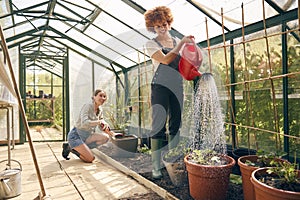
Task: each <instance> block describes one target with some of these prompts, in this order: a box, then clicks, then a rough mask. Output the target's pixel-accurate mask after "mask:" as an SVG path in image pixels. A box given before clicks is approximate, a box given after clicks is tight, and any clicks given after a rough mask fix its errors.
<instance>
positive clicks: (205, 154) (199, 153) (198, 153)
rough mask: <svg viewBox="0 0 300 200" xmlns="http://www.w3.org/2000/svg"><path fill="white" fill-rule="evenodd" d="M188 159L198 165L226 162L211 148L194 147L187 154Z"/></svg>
mask: <svg viewBox="0 0 300 200" xmlns="http://www.w3.org/2000/svg"><path fill="white" fill-rule="evenodd" d="M189 161H191V162H193V163H196V164H200V165H212V166H218V165H223V164H226V161H225V160H223V159H222V155H221V154H219V153H217V152H216V151H213V150H211V149H203V150H200V149H195V150H193V151H192V152H191V153H190V154H189Z"/></svg>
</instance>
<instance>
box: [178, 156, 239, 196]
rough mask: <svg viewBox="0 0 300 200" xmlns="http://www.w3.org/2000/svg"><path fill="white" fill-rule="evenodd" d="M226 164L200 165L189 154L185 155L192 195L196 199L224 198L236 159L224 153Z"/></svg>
mask: <svg viewBox="0 0 300 200" xmlns="http://www.w3.org/2000/svg"><path fill="white" fill-rule="evenodd" d="M224 157H225V159H226V160H227V163H228V164H226V165H220V166H211V165H199V164H195V163H192V162H190V161H189V160H188V159H189V158H188V156H186V157H184V162H185V164H186V169H187V172H188V179H189V190H190V195H191V196H192V197H193V198H194V199H195V200H207V199H214V200H224V199H226V193H227V190H228V185H229V176H230V173H231V169H232V167H233V166H234V165H235V160H234V159H233V158H231V157H230V156H227V155H224Z"/></svg>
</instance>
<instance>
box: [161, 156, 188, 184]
mask: <svg viewBox="0 0 300 200" xmlns="http://www.w3.org/2000/svg"><path fill="white" fill-rule="evenodd" d="M162 158H163V159H162V161H163V163H164V165H165V167H166V169H167V172H168V174H169V176H170V179H171V181H172V183H173V185H175V186H177V187H178V186H181V185H182V184H183V183H186V182H187V171H186V168H185V164H184V162H183V159H181V160H177V161H174V162H167V161H166V160H165V159H164V155H163V156H162Z"/></svg>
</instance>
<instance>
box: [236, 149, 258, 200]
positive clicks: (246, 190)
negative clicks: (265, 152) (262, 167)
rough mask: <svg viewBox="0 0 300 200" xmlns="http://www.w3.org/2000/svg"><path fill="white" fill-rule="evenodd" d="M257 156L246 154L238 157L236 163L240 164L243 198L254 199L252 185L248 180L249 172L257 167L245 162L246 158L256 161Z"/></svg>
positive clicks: (245, 199)
mask: <svg viewBox="0 0 300 200" xmlns="http://www.w3.org/2000/svg"><path fill="white" fill-rule="evenodd" d="M257 158H258V156H256V155H247V156H242V157H240V158H239V159H238V165H239V166H240V170H241V175H242V182H243V194H244V200H255V195H254V189H253V185H252V183H251V182H250V177H251V174H252V172H253V171H254V170H256V169H257V168H258V167H254V166H249V165H247V164H245V162H246V160H249V161H251V162H256V160H257Z"/></svg>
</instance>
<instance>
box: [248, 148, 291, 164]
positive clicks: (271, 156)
mask: <svg viewBox="0 0 300 200" xmlns="http://www.w3.org/2000/svg"><path fill="white" fill-rule="evenodd" d="M256 155H257V160H256V161H255V162H252V161H250V160H246V161H245V164H246V165H248V166H253V167H272V166H274V163H276V162H278V160H279V159H280V158H281V157H282V156H284V155H286V153H285V152H266V151H264V150H258V151H257V153H256Z"/></svg>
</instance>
